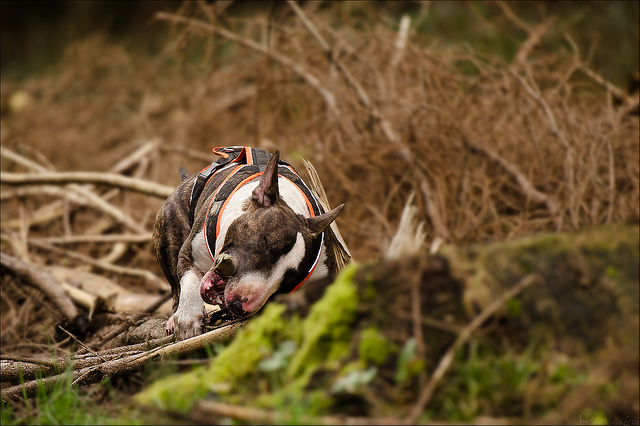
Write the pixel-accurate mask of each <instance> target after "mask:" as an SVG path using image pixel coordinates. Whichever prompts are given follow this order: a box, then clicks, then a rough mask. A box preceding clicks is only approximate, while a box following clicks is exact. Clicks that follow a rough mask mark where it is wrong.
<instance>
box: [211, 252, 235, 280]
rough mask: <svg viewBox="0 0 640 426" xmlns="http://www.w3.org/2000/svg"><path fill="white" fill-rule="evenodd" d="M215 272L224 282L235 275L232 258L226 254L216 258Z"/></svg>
mask: <svg viewBox="0 0 640 426" xmlns="http://www.w3.org/2000/svg"><path fill="white" fill-rule="evenodd" d="M213 271H214V272H215V273H216V274H218V276H219V277H220V278H222V279H223V280H226V279H227V278H229V276H230V275H231V274H232V273H233V260H231V256H229V255H228V254H226V253H220V254H219V255H218V257H216V263H215V264H214V265H213Z"/></svg>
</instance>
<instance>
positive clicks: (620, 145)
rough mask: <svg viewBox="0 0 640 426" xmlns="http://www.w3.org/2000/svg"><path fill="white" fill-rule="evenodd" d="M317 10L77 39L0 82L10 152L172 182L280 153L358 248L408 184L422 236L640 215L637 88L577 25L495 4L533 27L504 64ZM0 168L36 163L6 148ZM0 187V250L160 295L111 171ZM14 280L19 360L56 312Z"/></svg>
mask: <svg viewBox="0 0 640 426" xmlns="http://www.w3.org/2000/svg"><path fill="white" fill-rule="evenodd" d="M221 4H222V3H221ZM314 4H315V2H307V3H306V4H305V6H304V7H303V8H301V7H300V6H298V5H297V4H296V3H294V2H289V3H288V5H289V8H290V11H289V12H288V13H285V14H283V15H282V16H281V17H280V18H278V19H269V18H266V17H264V18H262V17H252V18H249V19H240V18H231V17H227V16H224V15H221V14H219V13H221V12H220V10H217V9H216V7H217V4H216V5H212V6H208V5H206V4H205V3H200V2H199V3H189V6H188V7H187V6H185V8H184V9H183V10H182V11H181V12H179V13H174V14H169V13H161V14H158V16H157V18H158V20H160V21H162V22H165V23H166V24H167V25H168V26H169V25H170V26H171V27H172V28H173V29H174V35H173V38H172V40H171V42H170V43H169V44H168V46H167V49H166V50H165V51H164V52H163V53H162V54H159V55H158V56H157V57H155V58H153V59H152V60H148V61H143V60H140V59H134V58H132V57H131V56H129V54H128V53H126V52H125V51H124V50H123V49H121V48H118V47H115V46H113V45H111V44H109V43H108V42H107V41H106V39H105V38H101V37H95V38H91V39H88V40H84V41H83V42H80V43H78V44H76V45H75V46H72V47H70V48H69V50H68V52H67V55H66V56H65V58H64V59H63V61H62V62H61V64H60V67H59V70H58V71H57V72H56V73H51V74H50V75H47V76H44V77H41V78H36V79H32V80H29V81H28V82H26V83H24V84H22V83H11V82H10V83H9V84H7V85H5V84H3V97H4V96H5V93H4V92H5V91H6V92H12V91H13V92H19V91H22V92H25V93H26V94H28V95H29V96H30V98H29V99H30V103H29V104H28V105H27V106H26V107H25V108H26V109H25V110H24V111H22V112H21V111H18V110H16V111H10V112H9V113H7V114H5V113H4V111H3V117H2V147H3V148H6V149H8V150H11V152H14V153H16V152H18V153H19V154H20V155H22V156H23V157H25V158H26V159H31V160H32V161H34V162H37V164H38V165H39V166H40V167H44V168H45V169H46V170H47V171H48V172H51V173H55V172H56V169H57V170H59V171H67V170H85V171H86V170H89V171H98V172H105V171H113V170H112V165H113V164H116V163H120V160H122V161H125V159H126V158H124V157H127V156H129V155H131V153H132V152H139V151H138V150H144V148H145V147H148V146H152V148H151V149H149V150H146V151H144V154H143V155H140V156H139V157H137V158H136V159H135V161H133V162H130V163H128V164H125V165H126V167H124V168H123V169H121V170H117V171H116V172H117V173H120V174H126V175H129V176H131V177H132V178H137V179H144V180H148V181H153V182H155V183H160V184H164V185H167V187H173V186H174V185H175V184H176V183H177V182H178V174H177V169H178V167H179V166H187V167H188V169H189V171H190V172H192V173H193V172H196V171H198V170H200V169H201V168H202V167H203V166H204V165H206V164H207V163H209V162H210V161H212V160H213V159H214V158H213V155H212V154H208V153H209V152H210V150H211V148H212V147H214V146H220V145H252V146H257V147H261V148H264V149H267V150H270V151H274V150H275V149H279V150H280V151H281V152H282V153H283V157H284V156H285V155H286V157H287V158H288V159H292V160H293V163H294V165H295V166H296V168H297V169H298V170H302V169H303V166H302V158H303V157H304V158H308V159H310V160H311V161H312V163H313V164H314V166H315V168H316V169H317V171H318V174H319V175H320V177H321V179H322V182H323V184H324V187H325V189H326V191H327V195H328V199H329V201H330V202H331V204H332V205H337V204H338V203H342V202H345V203H346V205H347V208H346V210H345V212H344V213H343V214H342V215H341V216H340V217H339V219H338V224H339V226H340V229H341V232H342V234H343V236H344V238H345V240H346V242H347V245H348V246H349V248H350V249H351V251H352V254H353V256H354V258H355V259H358V260H365V259H371V258H375V257H379V256H380V255H381V250H380V248H381V241H382V240H383V239H385V238H387V239H388V238H390V237H391V236H392V235H394V233H395V229H396V227H397V224H398V222H399V219H400V217H401V215H402V207H403V206H404V205H405V202H406V200H407V199H408V198H409V195H410V194H412V193H415V194H416V195H415V197H416V198H415V203H416V204H417V206H418V208H419V212H418V214H417V217H416V220H417V221H418V222H420V221H424V222H425V224H426V225H425V231H426V233H427V235H428V237H429V239H435V238H436V237H439V238H441V239H443V240H444V241H446V242H449V243H455V244H466V243H474V242H479V241H486V240H505V239H512V238H516V237H521V236H525V235H530V234H533V233H538V232H550V231H558V230H567V229H578V228H582V227H587V226H591V225H596V224H606V223H615V222H621V221H624V220H628V219H631V220H634V221H637V220H638V217H639V216H640V212H639V210H638V205H639V203H640V199H639V195H640V183H639V178H640V167H639V166H638V164H639V156H640V149H639V143H638V140H639V137H640V135H639V133H640V131H639V123H638V116H637V113H636V115H633V114H632V113H631V112H632V111H633V110H634V108H635V109H636V110H637V107H638V96H637V94H636V95H634V96H631V95H627V94H626V93H625V92H624V91H622V90H621V89H618V88H616V87H615V86H614V85H613V84H611V83H610V82H607V81H606V80H604V79H603V78H602V77H600V76H599V75H598V74H597V73H595V72H594V71H593V70H591V69H590V68H589V65H588V64H587V63H586V62H585V61H584V60H583V58H582V57H581V55H580V53H579V52H578V50H577V48H576V47H575V44H573V43H572V40H571V38H570V37H569V36H567V37H566V38H564V40H565V41H564V42H563V43H565V44H564V46H566V48H565V49H552V50H553V51H552V52H549V51H545V50H543V49H536V47H537V46H538V47H539V46H542V45H544V44H545V43H551V41H553V42H554V43H556V42H557V41H558V40H557V39H558V38H559V37H560V36H558V35H557V34H554V33H553V31H552V27H551V26H550V23H549V22H543V23H541V24H540V25H538V26H528V25H525V26H524V27H522V23H521V22H519V21H518V19H517V17H515V15H514V14H513V13H511V12H510V10H509V9H508V6H506V4H501V5H502V7H503V9H504V11H505V14H506V16H507V18H508V19H509V20H511V21H512V22H514V23H515V25H516V26H518V27H519V28H521V29H524V30H525V31H526V32H527V34H528V38H527V39H526V40H525V41H524V42H523V43H522V45H521V46H520V49H519V51H518V52H516V54H515V55H514V58H515V59H514V60H513V61H511V62H506V61H504V60H502V59H500V58H497V57H484V56H482V55H478V54H476V53H474V52H473V51H470V49H468V48H465V49H463V48H456V47H447V48H444V47H438V46H435V45H429V46H425V45H423V44H420V43H419V41H418V37H417V35H416V34H414V30H413V29H412V22H411V19H410V18H408V17H405V18H402V20H401V21H400V22H399V23H398V25H397V28H392V27H390V26H388V25H384V24H382V23H374V24H371V25H369V26H367V27H366V28H365V29H356V28H355V26H354V25H345V24H344V23H341V12H340V10H339V8H338V7H337V6H336V7H327V8H319V9H316V10H315V11H314V12H313V13H310V9H311V8H315V7H316V6H314ZM518 22H519V23H518ZM614 97H615V98H616V99H617V100H618V105H616V104H614V102H613V99H614ZM2 171H3V175H5V176H6V173H7V172H9V173H11V172H21V173H24V172H30V173H34V170H33V169H32V168H31V167H29V166H28V163H27V165H25V162H19V161H15V159H12V158H9V156H8V155H5V154H4V153H3V156H2ZM2 183H3V198H2V207H1V208H2V218H3V220H2V236H3V239H2V251H3V252H7V253H12V254H13V255H16V256H17V257H20V258H22V259H23V260H24V258H25V257H28V258H30V260H31V261H32V262H33V263H34V264H36V265H44V264H56V265H58V264H65V265H67V264H70V265H71V266H80V267H91V268H97V269H98V270H100V271H102V273H103V274H105V275H108V274H112V275H116V276H117V277H118V281H119V282H120V283H123V284H125V286H126V285H127V283H128V282H127V280H126V279H124V278H123V277H124V276H129V277H133V278H131V280H132V283H133V282H134V281H135V284H138V283H139V282H141V281H143V280H140V277H141V276H143V277H148V278H149V279H147V280H146V281H145V282H146V283H147V285H148V289H149V290H150V291H155V290H157V286H155V285H154V282H156V281H157V280H156V278H157V275H159V269H158V267H157V265H156V262H155V259H153V258H152V256H151V255H150V245H149V243H148V230H149V229H150V228H151V225H152V221H153V217H154V215H155V212H156V211H157V210H158V208H159V207H160V204H161V201H160V200H159V199H154V198H152V197H150V196H148V195H147V196H144V195H141V194H133V193H131V192H127V191H120V192H118V191H117V190H114V188H113V187H112V186H111V185H110V184H109V183H108V182H100V183H94V184H93V185H94V186H91V187H89V188H87V186H86V185H85V186H82V185H80V184H74V185H76V186H82V188H84V189H82V188H80V189H78V188H75V189H72V188H71V186H70V185H69V183H68V182H66V183H64V184H65V185H69V186H64V187H62V186H60V185H62V184H61V183H57V184H54V183H52V184H48V185H42V184H39V186H37V187H36V186H34V187H33V188H31V189H29V190H25V191H23V192H8V191H7V192H5V190H6V189H8V188H9V185H8V184H7V182H6V181H2ZM14 184H15V182H13V183H12V185H14ZM11 188H13V187H11ZM60 188H64V189H63V190H61V189H60ZM23 189H24V188H21V189H20V190H23ZM11 190H12V191H13V189H11ZM74 191H75V192H74ZM77 191H81V192H82V191H84V193H85V195H86V192H87V191H89V192H92V193H93V195H94V196H93V197H92V198H91V200H93V201H87V197H86V196H85V198H81V197H79V198H76V197H75V195H78V194H80V193H79V192H77ZM74 194H75V195H74ZM80 195H81V194H80ZM96 197H98V198H100V199H101V200H102V201H99V200H98V199H97V198H96ZM145 230H146V232H145ZM112 234H119V236H118V238H119V239H120V240H118V241H113V240H109V239H106V238H104V237H106V236H108V235H112ZM63 237H64V238H71V240H73V241H72V242H71V243H70V242H69V240H64V241H63ZM82 237H88V238H87V239H86V240H85V239H83V238H82ZM93 237H95V238H93ZM134 237H135V239H134ZM45 238H47V239H50V240H47V241H44V239H45ZM56 238H57V239H58V240H56ZM61 241H62V242H61ZM43 243H44V244H49V247H50V246H52V245H53V246H56V245H61V244H67V246H69V245H70V247H71V249H69V250H66V251H65V250H60V249H59V248H58V250H52V249H50V248H47V246H46V245H43ZM123 245H124V249H123ZM79 255H80V256H79ZM82 256H84V257H82ZM91 258H93V262H90V259H91ZM87 259H89V260H87ZM96 259H104V261H103V262H102V263H99V261H96ZM109 265H111V266H109ZM150 271H152V272H150ZM154 273H155V275H154ZM141 274H142V275H141ZM154 277H156V278H154ZM160 281H162V280H160ZM7 282H8V283H9V284H10V285H6V286H5V285H4V284H5V283H7ZM12 283H13V281H9V280H8V278H7V277H6V276H3V288H2V308H3V309H2V317H1V318H2V336H1V337H2V343H3V347H4V346H5V344H10V345H11V346H10V347H11V351H12V353H20V354H24V355H25V356H26V355H30V354H31V353H33V352H34V351H35V349H42V347H43V346H44V345H46V343H47V342H46V337H45V333H42V332H36V331H34V330H29V329H28V327H27V324H28V323H29V322H40V318H42V317H45V318H50V317H51V315H50V313H49V312H48V311H47V310H45V308H43V307H42V305H41V304H39V303H34V301H33V300H32V299H25V296H24V295H22V293H20V294H21V295H20V296H16V294H18V292H19V290H17V289H16V288H15V287H14V286H13V284H12ZM129 284H131V283H129ZM156 284H157V282H156ZM166 287H167V289H168V286H166ZM34 305H38V306H35V307H34ZM16 318H18V319H16ZM17 322H20V323H21V324H22V325H21V326H18V325H17ZM23 340H24V341H30V342H32V343H31V346H30V347H29V348H27V349H28V350H22V349H24V348H22V349H21V348H20V347H19V346H20V344H21V343H19V342H21V341H23Z"/></svg>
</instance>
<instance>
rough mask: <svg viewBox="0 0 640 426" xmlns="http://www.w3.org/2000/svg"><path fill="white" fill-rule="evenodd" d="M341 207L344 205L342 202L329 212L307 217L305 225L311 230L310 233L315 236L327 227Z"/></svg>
mask: <svg viewBox="0 0 640 426" xmlns="http://www.w3.org/2000/svg"><path fill="white" fill-rule="evenodd" d="M343 207H344V204H340V205H339V206H338V207H336V208H335V209H333V210H331V211H330V212H327V213H323V214H321V215H320V216H316V217H310V218H308V219H307V227H308V228H309V230H310V231H311V235H313V236H314V237H315V236H317V235H320V233H322V231H324V230H325V229H327V227H328V226H329V225H331V222H333V221H334V220H335V219H336V217H338V214H339V213H340V211H341V210H342V208H343Z"/></svg>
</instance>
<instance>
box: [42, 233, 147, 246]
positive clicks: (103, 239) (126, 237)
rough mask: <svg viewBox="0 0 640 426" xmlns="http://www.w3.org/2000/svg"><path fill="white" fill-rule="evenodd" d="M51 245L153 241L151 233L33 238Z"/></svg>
mask: <svg viewBox="0 0 640 426" xmlns="http://www.w3.org/2000/svg"><path fill="white" fill-rule="evenodd" d="M32 241H39V242H43V243H49V244H79V243H134V244H137V243H146V242H149V241H151V233H150V232H148V233H146V234H110V235H70V236H65V237H45V238H32Z"/></svg>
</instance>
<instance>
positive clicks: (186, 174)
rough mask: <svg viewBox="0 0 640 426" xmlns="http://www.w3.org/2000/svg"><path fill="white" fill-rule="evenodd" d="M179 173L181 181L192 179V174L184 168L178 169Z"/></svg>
mask: <svg viewBox="0 0 640 426" xmlns="http://www.w3.org/2000/svg"><path fill="white" fill-rule="evenodd" d="M178 173H179V174H180V181H183V180H185V179H189V178H190V177H191V174H190V173H189V172H188V171H187V169H185V168H184V167H180V168H179V169H178Z"/></svg>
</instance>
